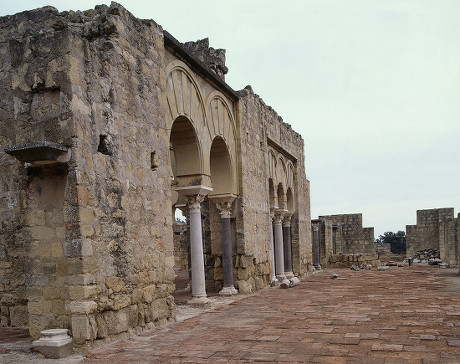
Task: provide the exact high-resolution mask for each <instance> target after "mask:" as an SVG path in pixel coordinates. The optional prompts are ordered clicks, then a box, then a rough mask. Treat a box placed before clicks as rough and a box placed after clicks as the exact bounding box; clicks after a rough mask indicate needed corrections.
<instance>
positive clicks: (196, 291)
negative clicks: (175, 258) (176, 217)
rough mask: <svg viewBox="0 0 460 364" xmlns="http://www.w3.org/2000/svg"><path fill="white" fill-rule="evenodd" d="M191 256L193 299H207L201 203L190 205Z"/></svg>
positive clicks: (196, 202)
mask: <svg viewBox="0 0 460 364" xmlns="http://www.w3.org/2000/svg"><path fill="white" fill-rule="evenodd" d="M189 212H190V255H191V262H192V297H206V284H205V275H204V258H203V237H202V233H201V209H200V201H199V200H198V201H195V202H193V203H191V204H190V209H189Z"/></svg>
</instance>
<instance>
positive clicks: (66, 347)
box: [32, 329, 72, 359]
mask: <svg viewBox="0 0 460 364" xmlns="http://www.w3.org/2000/svg"><path fill="white" fill-rule="evenodd" d="M67 333H68V330H67V329H51V330H43V331H42V332H41V334H42V336H41V338H40V339H38V340H35V341H34V342H32V347H33V349H34V350H35V351H38V352H40V353H41V354H43V355H44V356H45V358H50V359H60V358H65V357H66V356H69V355H72V338H71V337H70V336H69V335H68V334H67Z"/></svg>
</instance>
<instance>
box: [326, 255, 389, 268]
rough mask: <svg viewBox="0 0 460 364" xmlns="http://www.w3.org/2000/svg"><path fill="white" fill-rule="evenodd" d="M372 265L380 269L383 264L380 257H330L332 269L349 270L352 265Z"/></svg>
mask: <svg viewBox="0 0 460 364" xmlns="http://www.w3.org/2000/svg"><path fill="white" fill-rule="evenodd" d="M363 263H365V264H370V265H372V266H374V267H380V266H381V265H382V263H381V262H380V260H379V257H378V255H361V254H348V255H346V254H334V255H331V256H330V257H329V267H330V268H349V267H351V266H352V265H357V266H359V265H361V264H363Z"/></svg>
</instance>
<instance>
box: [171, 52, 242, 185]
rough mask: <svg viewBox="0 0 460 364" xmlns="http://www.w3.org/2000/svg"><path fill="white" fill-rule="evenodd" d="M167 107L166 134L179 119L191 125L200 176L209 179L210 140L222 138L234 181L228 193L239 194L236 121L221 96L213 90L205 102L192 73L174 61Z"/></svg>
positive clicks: (186, 67)
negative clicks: (193, 130) (194, 136)
mask: <svg viewBox="0 0 460 364" xmlns="http://www.w3.org/2000/svg"><path fill="white" fill-rule="evenodd" d="M166 106H167V125H168V130H169V131H171V128H172V124H173V123H174V121H175V120H177V119H178V118H186V119H188V120H189V121H190V122H191V124H192V125H193V127H194V129H195V132H196V136H197V142H198V144H199V146H200V150H201V156H200V157H201V160H200V164H201V173H202V174H203V175H207V176H210V175H211V166H210V153H211V147H212V143H213V140H214V139H215V138H216V137H221V138H222V139H223V140H224V141H225V144H226V146H227V148H228V152H229V156H230V160H231V169H232V178H233V180H232V183H231V184H230V185H231V186H232V187H231V188H230V189H231V190H229V191H228V193H233V194H238V176H237V173H238V166H237V161H238V158H237V136H236V125H235V118H234V116H233V113H232V109H231V107H230V106H229V104H228V101H227V100H226V98H225V97H224V96H223V94H222V93H221V92H219V91H217V90H214V91H212V92H211V93H210V94H209V95H208V96H207V97H206V101H204V97H203V94H202V89H201V88H200V86H199V82H198V80H197V79H196V77H195V76H194V73H193V71H192V70H191V69H190V68H189V67H188V66H187V65H186V64H184V63H183V62H181V61H179V60H174V61H172V62H170V63H169V64H168V66H167V67H166Z"/></svg>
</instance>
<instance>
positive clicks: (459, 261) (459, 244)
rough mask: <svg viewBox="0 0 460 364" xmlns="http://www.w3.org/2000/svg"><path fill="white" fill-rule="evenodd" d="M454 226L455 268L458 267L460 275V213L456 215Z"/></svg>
mask: <svg viewBox="0 0 460 364" xmlns="http://www.w3.org/2000/svg"><path fill="white" fill-rule="evenodd" d="M456 224H457V236H456V240H457V266H458V272H459V273H460V213H459V214H458V215H457V219H456Z"/></svg>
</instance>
